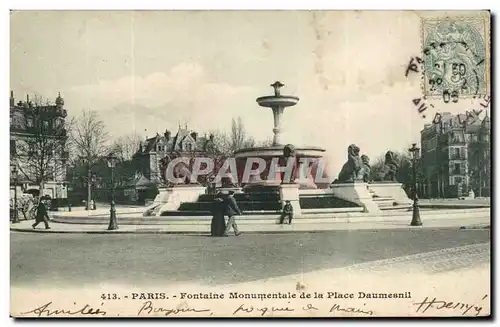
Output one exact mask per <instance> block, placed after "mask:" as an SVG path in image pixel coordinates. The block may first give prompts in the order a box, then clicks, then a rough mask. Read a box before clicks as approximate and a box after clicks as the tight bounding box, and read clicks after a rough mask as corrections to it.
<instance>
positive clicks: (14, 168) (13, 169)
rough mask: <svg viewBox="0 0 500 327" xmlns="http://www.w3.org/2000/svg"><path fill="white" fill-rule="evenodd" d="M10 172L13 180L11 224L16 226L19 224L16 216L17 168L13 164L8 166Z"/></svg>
mask: <svg viewBox="0 0 500 327" xmlns="http://www.w3.org/2000/svg"><path fill="white" fill-rule="evenodd" d="M10 171H11V174H12V179H13V180H14V219H13V220H12V223H13V224H17V223H19V215H18V214H17V178H18V171H17V166H16V165H15V164H12V165H11V166H10Z"/></svg>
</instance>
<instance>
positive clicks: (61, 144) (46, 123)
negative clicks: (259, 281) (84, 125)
mask: <svg viewBox="0 0 500 327" xmlns="http://www.w3.org/2000/svg"><path fill="white" fill-rule="evenodd" d="M23 106H24V110H23V112H22V115H19V113H13V117H12V123H11V147H12V148H11V157H12V159H13V161H15V162H16V163H17V165H18V167H19V171H20V173H21V174H22V176H23V178H24V179H25V180H28V181H30V182H32V183H34V184H36V185H39V187H40V194H43V188H44V184H45V183H46V182H47V181H50V180H55V179H56V178H57V176H58V173H59V174H61V173H63V172H64V170H65V167H66V163H67V158H68V152H67V151H66V145H67V139H68V129H69V126H67V125H66V124H65V120H64V117H65V111H64V109H62V107H56V106H55V105H51V103H50V101H49V100H47V99H43V98H42V97H41V96H39V95H35V97H34V99H33V100H29V98H28V99H27V101H26V102H25V103H24V104H23Z"/></svg>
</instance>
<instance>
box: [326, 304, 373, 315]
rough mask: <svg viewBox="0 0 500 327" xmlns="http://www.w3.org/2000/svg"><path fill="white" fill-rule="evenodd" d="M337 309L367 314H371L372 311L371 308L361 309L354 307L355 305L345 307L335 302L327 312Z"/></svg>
mask: <svg viewBox="0 0 500 327" xmlns="http://www.w3.org/2000/svg"><path fill="white" fill-rule="evenodd" d="M337 311H342V312H349V313H361V314H363V315H368V316H373V311H372V310H367V311H365V310H363V309H360V308H355V307H347V308H343V307H341V306H340V305H338V304H337V303H335V304H334V305H333V306H332V307H331V308H330V311H329V312H337Z"/></svg>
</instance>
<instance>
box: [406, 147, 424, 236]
mask: <svg viewBox="0 0 500 327" xmlns="http://www.w3.org/2000/svg"><path fill="white" fill-rule="evenodd" d="M408 151H410V152H411V154H412V162H413V216H412V219H411V224H410V225H411V226H422V221H421V220H420V209H419V207H418V193H417V156H418V154H419V151H420V149H419V148H418V147H417V144H416V143H413V144H412V147H411V148H410V149H408Z"/></svg>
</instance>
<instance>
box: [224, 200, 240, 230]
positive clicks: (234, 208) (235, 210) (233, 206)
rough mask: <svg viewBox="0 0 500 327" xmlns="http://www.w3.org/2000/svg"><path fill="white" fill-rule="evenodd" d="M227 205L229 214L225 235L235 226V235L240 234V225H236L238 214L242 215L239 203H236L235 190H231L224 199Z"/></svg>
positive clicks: (227, 213)
mask: <svg viewBox="0 0 500 327" xmlns="http://www.w3.org/2000/svg"><path fill="white" fill-rule="evenodd" d="M224 202H225V207H226V215H227V216H228V220H227V227H226V232H225V233H224V236H228V233H229V230H230V229H231V227H233V230H234V235H236V236H239V235H240V234H241V232H240V231H239V230H238V225H236V217H235V216H236V215H240V216H241V210H240V208H239V207H238V203H236V199H235V198H234V192H233V191H229V194H228V195H227V196H226V197H225V199H224Z"/></svg>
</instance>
